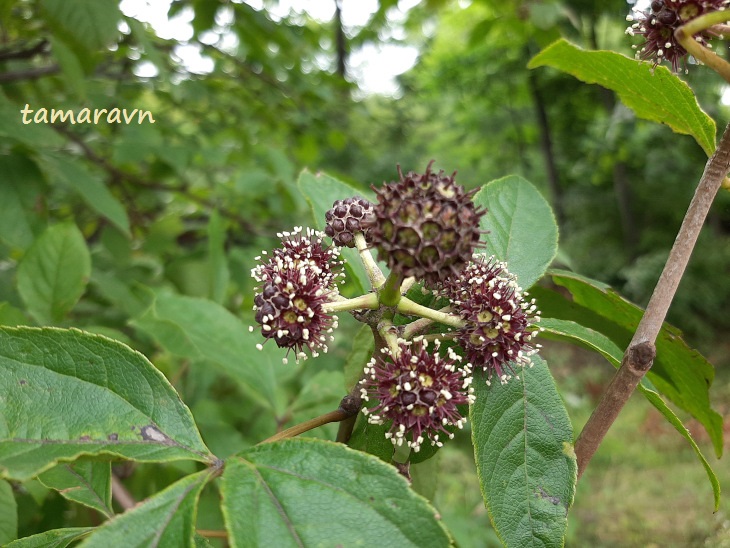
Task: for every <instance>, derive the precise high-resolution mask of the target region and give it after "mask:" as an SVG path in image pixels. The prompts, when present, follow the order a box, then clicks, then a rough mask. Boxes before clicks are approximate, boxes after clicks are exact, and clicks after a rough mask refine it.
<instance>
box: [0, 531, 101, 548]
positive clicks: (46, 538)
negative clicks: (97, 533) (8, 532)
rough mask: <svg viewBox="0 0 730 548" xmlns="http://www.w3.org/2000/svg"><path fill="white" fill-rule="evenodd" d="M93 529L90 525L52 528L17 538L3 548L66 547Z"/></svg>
mask: <svg viewBox="0 0 730 548" xmlns="http://www.w3.org/2000/svg"><path fill="white" fill-rule="evenodd" d="M90 531H93V528H92V527H68V528H66V529H52V530H50V531H46V532H44V533H38V534H37V535H32V536H30V537H25V538H21V539H18V540H16V541H14V542H11V543H10V544H8V545H7V546H6V547H5V548H66V546H68V545H69V544H71V543H72V542H75V541H77V540H79V539H80V538H81V537H83V536H84V535H87V534H88V533H89V532H90Z"/></svg>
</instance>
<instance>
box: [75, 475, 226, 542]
mask: <svg viewBox="0 0 730 548" xmlns="http://www.w3.org/2000/svg"><path fill="white" fill-rule="evenodd" d="M212 472H213V471H212V470H210V469H209V470H203V471H202V472H198V473H197V474H191V475H189V476H186V477H184V478H183V479H181V480H179V481H177V482H175V483H173V484H172V485H171V486H169V487H168V488H167V489H164V490H163V491H160V492H159V493H157V494H156V495H154V496H153V497H151V498H149V499H147V501H146V502H144V504H141V505H139V506H135V507H134V508H132V509H131V510H127V511H126V512H125V513H124V514H121V515H118V516H117V517H115V518H113V519H111V520H109V521H107V522H106V523H105V524H104V525H102V526H101V527H98V528H97V529H95V530H94V532H93V533H92V534H91V535H89V537H88V538H86V540H84V542H82V543H81V544H80V545H79V547H80V548H81V547H83V548H94V547H99V548H109V547H110V546H124V547H125V548H135V547H143V546H144V547H147V546H175V547H176V548H177V547H181V548H182V547H186V546H194V541H193V535H194V533H195V520H196V515H197V511H198V497H199V496H200V492H201V491H202V490H203V487H205V484H206V483H208V481H209V480H210V479H211V477H212V475H213V474H212Z"/></svg>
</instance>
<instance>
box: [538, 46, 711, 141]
mask: <svg viewBox="0 0 730 548" xmlns="http://www.w3.org/2000/svg"><path fill="white" fill-rule="evenodd" d="M542 66H549V67H553V68H556V69H558V70H562V71H564V72H567V73H568V74H571V75H573V76H575V77H576V78H578V79H579V80H581V81H583V82H587V83H589V84H599V85H601V86H603V87H605V88H608V89H610V90H613V91H615V92H616V93H617V94H618V96H619V97H620V98H621V101H622V102H623V103H624V104H625V105H626V106H627V107H629V108H630V109H631V110H633V111H634V112H635V113H636V115H637V116H638V117H640V118H644V119H645V120H651V121H652V122H660V123H662V124H667V125H668V126H669V127H670V128H672V130H673V131H674V132H676V133H682V134H685V135H691V136H692V137H694V138H695V140H696V141H697V143H698V144H699V145H700V146H701V147H702V149H703V150H704V151H705V152H706V153H707V155H708V156H709V155H711V154H712V153H713V152H714V151H715V131H716V129H715V121H714V120H713V119H712V118H710V117H709V116H708V115H707V114H706V113H705V112H704V111H703V110H702V109H701V108H700V106H699V104H697V98H696V97H695V95H694V93H693V92H692V89H691V88H690V87H689V86H688V85H687V83H686V82H684V81H682V80H681V79H680V78H679V77H678V76H677V75H676V74H673V73H672V72H671V71H670V70H669V69H668V68H666V67H663V66H658V67H652V66H651V65H650V64H649V63H640V62H638V61H636V60H634V59H629V58H628V57H626V56H624V55H621V54H618V53H615V52H613V51H585V50H582V49H581V48H579V47H577V46H575V45H573V44H571V43H570V42H568V41H566V40H563V39H561V40H558V41H557V42H555V43H553V44H551V45H550V46H548V47H547V48H545V49H544V50H542V51H541V52H540V53H538V54H537V55H536V56H535V57H534V58H533V59H532V60H531V61H530V63H529V65H528V67H529V68H535V67H542Z"/></svg>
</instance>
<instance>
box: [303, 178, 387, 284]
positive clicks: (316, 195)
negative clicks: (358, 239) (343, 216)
mask: <svg viewBox="0 0 730 548" xmlns="http://www.w3.org/2000/svg"><path fill="white" fill-rule="evenodd" d="M297 184H298V185H299V190H300V192H301V193H302V194H303V195H304V197H305V198H306V199H307V202H309V205H310V207H311V208H312V215H313V216H314V225H315V228H317V229H318V230H324V224H325V221H324V214H325V213H326V212H327V210H329V209H332V204H333V203H334V202H335V201H336V200H344V199H345V198H352V197H353V196H362V197H363V198H365V199H367V200H370V201H371V202H372V201H374V200H375V196H374V195H373V193H372V192H370V191H364V190H358V189H356V188H353V187H351V186H349V185H347V184H345V183H343V182H342V181H338V180H337V179H335V178H334V177H330V176H329V175H326V174H324V173H317V174H316V175H315V174H312V173H310V172H309V171H307V170H306V169H305V170H304V171H302V173H301V175H299V182H298V183H297ZM342 257H343V258H344V259H345V261H346V262H347V269H348V271H349V272H350V274H351V275H352V276H354V278H355V280H356V281H357V283H358V285H359V288H360V293H364V292H365V291H367V290H369V289H370V281H369V279H368V275H367V272H365V268H364V267H363V266H362V262H361V261H360V257H359V255H358V253H357V250H356V249H350V248H347V247H343V248H342Z"/></svg>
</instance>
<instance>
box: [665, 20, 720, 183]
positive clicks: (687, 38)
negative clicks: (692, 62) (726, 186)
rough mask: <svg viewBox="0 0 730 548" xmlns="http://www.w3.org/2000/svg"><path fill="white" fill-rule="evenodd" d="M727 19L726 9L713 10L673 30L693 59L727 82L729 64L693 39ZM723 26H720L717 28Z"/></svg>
mask: <svg viewBox="0 0 730 548" xmlns="http://www.w3.org/2000/svg"><path fill="white" fill-rule="evenodd" d="M728 19H730V17H729V14H728V12H727V11H713V12H710V13H707V14H705V15H701V16H699V17H697V18H695V19H692V20H691V21H688V22H687V23H685V24H684V25H682V26H681V27H679V28H678V29H677V30H675V31H674V37H675V38H676V39H677V41H678V42H679V43H680V44H682V47H683V48H684V49H686V50H687V51H688V52H689V53H690V54H691V55H692V56H693V57H694V58H695V59H697V60H698V61H701V62H702V63H704V64H705V65H707V66H708V67H711V68H712V69H713V70H715V71H716V72H717V73H718V74H719V75H720V76H722V77H723V78H724V79H725V80H726V81H727V82H730V64H728V62H727V61H725V60H724V59H723V58H722V57H720V56H719V55H718V54H717V53H715V52H714V51H712V50H710V49H708V48H706V47H705V46H703V45H702V44H700V43H699V42H697V41H696V40H695V39H694V36H695V35H696V34H697V33H699V32H702V31H704V30H708V29H710V28H711V27H713V26H715V25H722V24H724V23H727V21H728ZM723 28H724V27H720V29H718V30H722V29H723ZM723 177H724V176H723Z"/></svg>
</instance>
